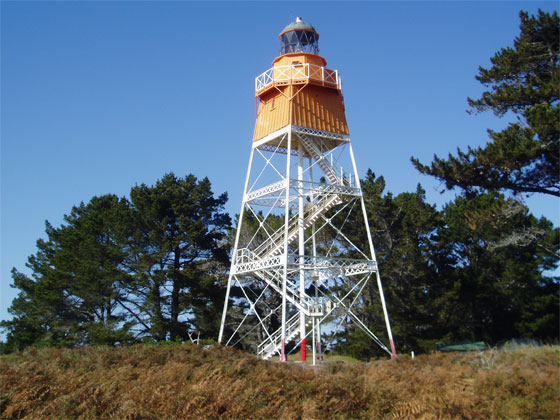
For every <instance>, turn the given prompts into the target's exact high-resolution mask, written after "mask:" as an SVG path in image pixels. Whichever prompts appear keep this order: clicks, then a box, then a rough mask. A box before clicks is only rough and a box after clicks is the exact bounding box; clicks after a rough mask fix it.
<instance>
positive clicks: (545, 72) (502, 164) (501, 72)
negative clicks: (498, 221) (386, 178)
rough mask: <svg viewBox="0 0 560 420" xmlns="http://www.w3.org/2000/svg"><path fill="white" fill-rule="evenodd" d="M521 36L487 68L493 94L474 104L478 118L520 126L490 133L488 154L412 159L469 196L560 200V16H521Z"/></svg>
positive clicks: (483, 75) (484, 78)
mask: <svg viewBox="0 0 560 420" xmlns="http://www.w3.org/2000/svg"><path fill="white" fill-rule="evenodd" d="M520 19H521V25H520V29H521V33H520V35H519V36H518V37H517V38H515V40H514V43H513V47H507V48H502V49H501V50H500V51H499V52H498V53H497V54H496V55H494V57H493V58H492V59H491V62H492V67H490V68H489V69H486V68H484V67H480V68H479V73H478V75H477V76H476V79H477V80H478V81H479V82H481V83H482V84H483V85H484V86H485V87H487V88H488V90H487V91H485V92H484V93H483V95H482V97H481V98H480V99H471V98H469V105H470V107H471V113H477V112H482V111H489V110H490V111H493V112H494V114H495V115H496V116H503V115H505V114H507V113H509V112H511V113H513V114H514V115H516V116H517V119H518V121H517V122H514V123H510V124H509V125H508V127H507V128H505V129H504V130H502V131H500V132H496V131H492V130H489V131H488V133H489V137H490V139H491V141H490V142H489V143H487V145H486V146H485V147H477V148H471V147H469V148H468V149H467V151H466V152H465V151H462V150H460V149H458V150H457V156H453V155H451V154H450V155H449V157H448V158H447V159H442V158H439V157H438V156H434V160H433V162H432V163H431V165H429V166H428V165H423V164H421V163H420V162H419V160H418V159H416V158H412V162H413V164H414V166H415V167H416V168H417V169H418V170H419V171H420V172H422V173H424V174H429V175H432V176H435V177H436V178H439V179H441V180H442V181H444V182H445V185H446V187H447V188H449V189H451V188H454V187H460V188H462V189H464V190H466V191H467V192H473V191H484V190H503V191H511V192H513V193H515V194H517V193H529V194H532V193H543V194H549V195H554V196H560V179H559V177H560V163H559V159H560V142H559V134H560V108H559V103H560V68H559V53H560V21H559V18H558V13H557V12H556V11H555V12H554V13H553V14H549V13H546V12H543V11H542V10H539V12H538V16H536V17H535V16H529V15H528V13H527V12H524V11H522V12H521V13H520Z"/></svg>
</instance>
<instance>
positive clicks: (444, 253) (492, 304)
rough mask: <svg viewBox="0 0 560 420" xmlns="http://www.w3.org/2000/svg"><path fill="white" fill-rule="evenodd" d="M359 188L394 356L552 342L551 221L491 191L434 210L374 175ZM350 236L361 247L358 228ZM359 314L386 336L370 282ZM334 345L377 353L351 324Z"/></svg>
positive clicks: (559, 245) (559, 235)
mask: <svg viewBox="0 0 560 420" xmlns="http://www.w3.org/2000/svg"><path fill="white" fill-rule="evenodd" d="M362 187H363V190H364V194H365V202H366V207H367V211H368V217H369V221H370V227H371V231H372V235H373V239H374V243H375V245H376V253H377V257H378V261H379V268H380V274H381V278H382V282H383V289H384V293H385V298H386V301H387V306H388V308H389V315H390V318H391V324H392V329H393V335H394V337H395V342H396V345H397V349H398V350H399V351H400V352H407V351H410V350H415V351H417V352H418V351H422V350H424V351H428V350H434V349H435V343H436V342H437V341H441V340H448V341H449V340H451V341H453V340H457V341H463V340H477V341H478V340H483V341H486V342H488V343H490V344H492V345H494V344H497V343H500V342H503V341H505V340H507V339H508V338H511V337H525V338H534V339H539V340H557V339H558V333H559V331H558V325H559V322H560V320H559V317H558V314H559V310H560V308H559V305H558V302H559V297H560V296H559V293H558V291H559V282H558V278H557V277H554V276H552V275H550V274H547V272H548V273H550V272H551V271H553V270H554V269H555V268H556V267H557V265H558V257H559V251H560V240H559V239H560V231H559V229H558V228H556V229H554V228H553V226H552V224H551V222H550V221H548V220H546V219H545V218H542V219H540V220H539V219H536V218H535V217H534V216H532V215H530V214H529V212H528V209H527V207H525V206H524V205H523V204H522V203H520V202H518V201H515V200H512V199H506V198H505V197H503V196H502V195H500V194H498V193H487V194H483V195H475V196H471V197H469V198H465V197H458V198H457V199H456V200H455V201H454V202H452V203H449V204H448V205H447V206H446V207H445V208H444V210H443V211H442V212H438V211H436V210H435V208H434V207H433V206H430V205H429V204H427V203H426V202H425V197H424V191H423V190H422V189H421V187H418V189H417V191H416V193H402V194H399V195H397V196H395V197H393V195H392V194H391V193H385V192H384V189H385V182H384V180H383V178H382V177H379V178H376V177H375V175H373V174H372V173H371V171H370V172H368V175H367V178H366V179H365V180H363V181H362ZM352 225H353V226H358V225H359V223H357V222H355V223H353V224H352ZM352 240H353V241H354V242H355V243H362V242H363V241H365V240H366V237H365V234H364V232H363V231H362V230H359V229H357V230H356V231H355V232H354V235H353V237H352ZM360 241H362V242H360ZM357 311H359V312H360V314H361V315H362V317H363V318H364V320H365V321H366V324H367V325H368V326H370V328H371V329H372V330H373V331H374V332H375V333H376V334H378V335H379V336H380V337H384V336H385V323H384V319H383V312H382V308H381V303H380V299H379V293H378V289H377V284H376V282H375V280H372V281H370V282H369V284H368V287H367V288H366V289H365V290H364V297H363V302H362V305H361V306H360V307H359V308H358V309H357ZM336 339H337V341H338V343H339V344H338V346H337V347H336V348H335V351H337V352H339V353H343V354H346V355H350V356H353V357H356V358H359V359H362V360H364V359H365V360H367V359H368V358H370V357H374V356H379V355H381V354H382V353H381V352H380V350H379V349H378V348H377V346H376V345H375V344H374V343H373V342H372V341H371V339H369V337H367V336H366V335H365V334H363V333H362V332H361V330H359V329H357V328H354V325H353V324H352V323H351V322H348V323H347V324H346V328H345V330H344V331H342V333H341V334H339V335H338V336H337V337H336Z"/></svg>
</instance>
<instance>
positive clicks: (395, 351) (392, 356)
mask: <svg viewBox="0 0 560 420" xmlns="http://www.w3.org/2000/svg"><path fill="white" fill-rule="evenodd" d="M391 353H392V354H391V359H396V358H397V350H396V349H395V342H394V341H393V340H392V339H391Z"/></svg>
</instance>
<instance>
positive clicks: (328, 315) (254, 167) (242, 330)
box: [218, 21, 396, 363]
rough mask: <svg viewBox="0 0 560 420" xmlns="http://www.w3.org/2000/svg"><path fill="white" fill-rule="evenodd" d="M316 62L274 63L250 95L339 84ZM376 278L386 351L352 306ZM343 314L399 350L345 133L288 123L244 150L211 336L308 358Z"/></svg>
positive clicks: (263, 352) (266, 353)
mask: <svg viewBox="0 0 560 420" xmlns="http://www.w3.org/2000/svg"><path fill="white" fill-rule="evenodd" d="M298 22H300V21H298ZM314 67H321V66H315V65H313V64H304V65H302V64H301V63H299V62H298V63H295V64H293V65H287V66H283V68H282V69H281V71H279V68H278V66H276V67H275V68H274V69H271V70H268V71H267V72H265V73H263V74H262V75H260V76H259V77H257V79H256V89H257V92H258V91H259V90H260V89H262V88H263V87H264V86H267V85H269V84H271V83H272V84H278V85H281V84H284V85H285V84H290V85H297V84H300V85H301V86H305V85H306V84H308V83H310V82H313V83H323V86H324V85H325V83H331V84H333V85H334V88H335V89H339V90H340V88H341V81H340V77H339V75H338V72H334V71H332V70H328V69H326V68H324V67H322V68H319V69H316V68H314ZM327 78H328V79H327ZM349 220H354V221H359V223H363V229H364V231H365V234H366V235H367V244H366V245H365V247H364V246H359V245H358V244H355V243H353V242H352V241H351V239H350V238H349V237H348V235H347V233H346V232H347V231H348V229H349V228H350V227H351V226H348V221H349ZM354 223H356V222H354ZM353 228H354V229H355V226H353ZM348 253H351V254H352V255H353V258H348V257H347V254H348ZM373 280H375V281H376V283H377V289H378V292H379V298H380V303H381V306H382V310H383V316H384V319H385V324H386V330H387V336H388V340H389V347H390V349H389V348H388V347H387V346H386V345H385V344H384V343H383V341H382V340H380V339H379V338H378V337H377V336H376V335H375V334H374V332H372V331H371V330H370V328H368V326H367V325H365V324H364V323H363V322H362V320H361V319H360V318H359V317H358V316H357V314H356V310H355V307H356V305H358V304H359V303H360V302H361V298H362V292H363V291H364V289H365V288H366V286H367V285H368V283H369V282H370V281H373ZM234 294H235V296H234ZM230 298H231V300H232V301H233V305H232V306H233V307H232V306H229V305H228V304H229V303H230ZM349 320H350V322H352V323H353V324H354V325H355V326H356V327H359V328H361V329H362V330H363V331H365V332H366V334H367V335H368V336H369V337H371V339H372V340H373V341H374V342H376V343H377V344H378V345H379V346H380V347H381V348H382V349H383V350H385V351H386V352H387V353H388V354H389V355H391V357H395V356H396V351H395V346H394V343H393V337H392V333H391V326H390V323H389V316H388V313H387V307H386V304H385V298H384V295H383V288H382V284H381V279H380V276H379V271H378V267H377V260H376V256H375V250H374V246H373V241H372V237H371V232H370V228H369V223H368V219H367V215H366V206H365V203H364V197H363V193H362V189H361V186H360V179H359V176H358V170H357V168H356V161H355V158H354V152H353V149H352V143H351V141H350V136H349V135H346V134H340V133H335V132H330V131H324V130H319V129H316V128H311V127H305V126H300V125H293V124H289V125H286V126H285V127H283V128H281V129H279V130H276V131H274V132H272V133H270V134H269V135H267V136H265V137H264V138H262V139H259V140H258V141H254V142H253V145H252V148H251V154H250V158H249V165H248V168H247V176H246V180H245V187H244V192H243V201H242V205H241V211H240V214H239V219H238V223H237V231H236V235H235V243H234V248H233V254H232V261H231V268H230V273H229V278H228V284H227V291H226V298H225V304H224V309H223V314H222V322H221V326H220V333H219V338H218V341H219V342H220V343H224V344H226V345H237V344H240V343H243V342H244V341H247V340H248V339H250V340H249V341H251V342H253V343H254V342H255V341H258V342H259V344H258V345H256V348H254V347H253V349H254V350H256V352H257V354H258V355H259V356H261V357H262V358H264V359H269V358H271V357H273V356H274V355H279V356H280V360H281V361H286V360H287V354H286V353H287V352H286V345H287V344H288V343H290V342H295V346H294V347H293V348H294V349H295V348H297V346H299V347H300V351H301V353H302V360H305V358H306V349H307V345H309V344H311V348H312V352H313V363H315V361H316V360H318V359H319V360H320V359H321V353H322V349H321V327H322V326H323V327H324V326H327V327H328V329H329V332H333V331H335V330H338V328H340V326H341V325H342V323H343V322H348V321H349ZM226 329H227V335H228V336H227V337H225V335H226V334H225V332H226Z"/></svg>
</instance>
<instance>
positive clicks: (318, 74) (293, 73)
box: [255, 63, 342, 92]
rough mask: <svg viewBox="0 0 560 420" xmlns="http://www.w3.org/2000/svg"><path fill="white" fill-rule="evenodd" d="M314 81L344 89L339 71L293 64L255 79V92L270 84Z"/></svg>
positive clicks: (276, 67)
mask: <svg viewBox="0 0 560 420" xmlns="http://www.w3.org/2000/svg"><path fill="white" fill-rule="evenodd" d="M306 80H313V81H315V82H319V83H321V84H326V85H330V86H332V85H334V86H336V87H337V88H338V89H342V80H341V79H340V76H339V74H338V70H330V69H327V68H325V67H323V66H318V65H317V64H311V63H305V64H292V65H289V66H275V67H272V68H271V69H268V70H267V71H265V72H264V73H262V74H261V75H259V76H257V77H256V78H255V90H256V91H257V92H258V91H260V90H262V89H264V88H265V87H267V86H269V85H270V84H288V83H290V82H303V81H306Z"/></svg>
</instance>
